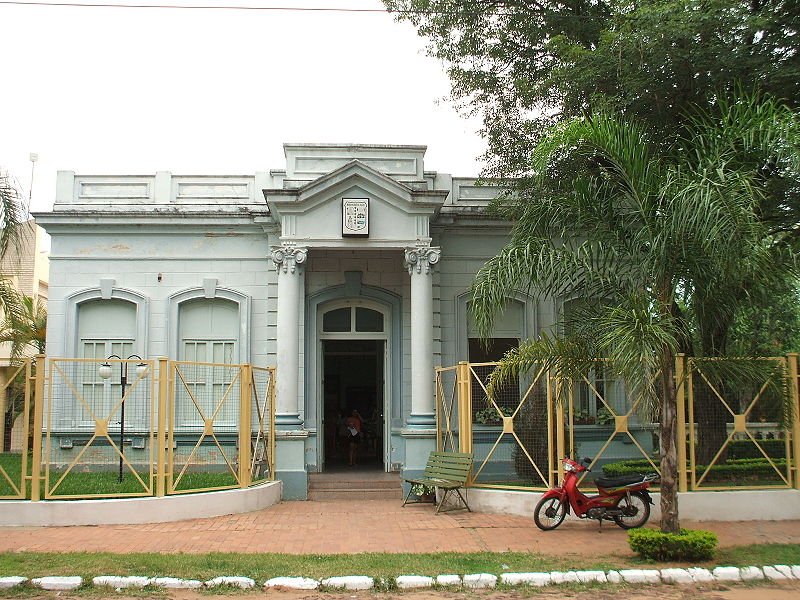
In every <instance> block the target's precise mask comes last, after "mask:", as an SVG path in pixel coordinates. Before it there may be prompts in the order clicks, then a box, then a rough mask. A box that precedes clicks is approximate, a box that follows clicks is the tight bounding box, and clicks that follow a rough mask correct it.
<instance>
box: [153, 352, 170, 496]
mask: <svg viewBox="0 0 800 600" xmlns="http://www.w3.org/2000/svg"><path fill="white" fill-rule="evenodd" d="M168 395H169V361H167V359H166V357H163V356H162V357H160V358H159V359H158V425H157V427H158V429H157V430H156V436H157V439H156V443H157V444H158V455H157V457H156V461H157V462H156V496H159V497H161V496H164V495H165V494H166V486H167V469H166V467H167V456H166V453H167V396H168Z"/></svg>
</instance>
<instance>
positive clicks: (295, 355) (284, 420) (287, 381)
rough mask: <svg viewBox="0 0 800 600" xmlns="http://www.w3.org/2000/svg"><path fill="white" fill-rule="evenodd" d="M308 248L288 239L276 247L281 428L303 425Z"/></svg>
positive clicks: (277, 419)
mask: <svg viewBox="0 0 800 600" xmlns="http://www.w3.org/2000/svg"><path fill="white" fill-rule="evenodd" d="M307 257H308V249H307V248H305V247H302V246H296V245H295V244H293V243H285V244H283V245H281V246H273V247H272V262H273V263H275V267H276V269H277V271H278V323H277V328H276V330H277V331H276V333H277V337H278V339H277V347H278V356H277V386H276V391H277V398H276V413H275V424H276V426H277V427H278V428H279V429H284V430H286V429H299V428H300V427H301V426H302V420H301V419H300V393H299V392H300V387H299V381H300V354H301V351H302V348H301V344H302V341H301V337H300V311H301V309H302V305H303V298H304V296H305V272H304V268H303V267H304V265H305V262H306V258H307Z"/></svg>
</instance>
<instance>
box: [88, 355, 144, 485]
mask: <svg viewBox="0 0 800 600" xmlns="http://www.w3.org/2000/svg"><path fill="white" fill-rule="evenodd" d="M112 358H116V359H117V360H120V361H122V362H120V363H119V366H120V373H119V383H120V387H121V388H122V391H121V395H120V398H121V399H122V401H121V403H120V409H119V482H120V483H122V479H123V477H122V463H123V457H124V455H125V388H126V387H127V385H128V362H127V361H129V360H130V359H132V358H136V359H138V360H139V364H138V365H136V375H137V376H138V378H139V379H144V378H145V377H147V370H148V366H147V365H146V364H145V363H144V362H143V359H142V357H141V356H139V355H138V354H131V355H130V356H129V357H128V358H125V359H123V358H122V357H121V356H118V355H116V354H112V355H110V356H109V357H108V358H106V362H104V363H103V364H102V365H100V368H99V369H98V370H97V374H98V375H100V377H102V378H103V379H109V378H110V377H111V375H112V374H113V369H112V368H111V365H110V364H109V363H108V361H109V360H110V359H112Z"/></svg>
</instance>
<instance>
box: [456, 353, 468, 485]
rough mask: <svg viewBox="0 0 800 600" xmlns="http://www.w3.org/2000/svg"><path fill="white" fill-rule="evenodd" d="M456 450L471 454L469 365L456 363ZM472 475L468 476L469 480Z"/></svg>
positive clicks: (463, 362) (462, 362)
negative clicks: (457, 423) (457, 425)
mask: <svg viewBox="0 0 800 600" xmlns="http://www.w3.org/2000/svg"><path fill="white" fill-rule="evenodd" d="M456 372H457V377H458V422H459V427H458V449H459V451H460V452H472V386H471V385H470V383H471V381H470V375H471V373H470V368H469V363H468V362H466V361H463V360H462V361H461V362H459V363H458V370H457V371H456ZM471 479H472V474H470V480H471Z"/></svg>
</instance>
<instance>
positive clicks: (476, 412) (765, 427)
mask: <svg viewBox="0 0 800 600" xmlns="http://www.w3.org/2000/svg"><path fill="white" fill-rule="evenodd" d="M496 366H497V363H468V362H462V363H459V364H458V365H456V366H453V367H445V368H438V369H436V405H437V449H438V450H444V451H460V452H471V453H472V454H473V456H474V465H475V466H474V468H473V471H472V474H471V477H470V481H469V485H471V486H473V487H483V488H503V489H524V490H544V489H546V488H548V487H551V486H553V485H554V484H555V483H556V482H558V481H559V480H560V478H561V477H562V476H563V472H562V471H561V459H562V458H563V457H564V456H572V457H577V456H581V457H583V456H590V457H591V458H592V459H593V460H592V465H591V467H592V468H593V469H594V472H593V473H591V474H587V475H588V477H595V476H597V475H598V474H599V473H600V472H601V468H602V467H603V466H605V465H609V463H614V464H613V466H609V467H608V468H609V470H615V471H616V472H619V471H620V470H622V471H624V470H625V469H628V470H640V471H648V472H650V471H652V472H659V471H660V461H659V456H658V455H659V445H660V444H659V427H658V423H657V419H658V411H657V407H654V406H645V404H644V400H643V398H644V395H638V396H636V397H633V396H632V395H631V394H630V393H629V392H628V386H626V385H625V382H624V381H622V380H620V379H619V378H617V377H614V376H613V375H612V374H611V373H610V370H609V369H608V364H607V363H606V361H603V360H599V359H598V360H596V361H593V364H592V367H591V368H590V369H589V370H588V371H587V372H586V373H583V374H581V375H580V376H579V377H576V378H574V379H565V378H559V377H556V376H555V375H554V373H552V372H550V371H548V370H546V369H544V368H539V367H535V368H533V369H531V371H530V372H529V373H528V374H527V376H526V377H524V378H518V379H515V380H512V381H509V382H507V383H505V384H503V385H496V386H494V388H492V389H490V387H489V385H488V381H489V377H490V375H491V373H492V371H493V370H494V369H495V367H496ZM675 374H676V375H675V383H676V390H677V402H678V414H679V415H683V418H679V419H678V427H677V439H678V440H679V441H680V443H678V444H677V448H678V467H679V473H678V475H679V479H678V481H679V489H680V491H684V492H685V491H694V490H730V489H775V488H795V489H800V474H798V467H797V462H798V457H800V410H799V409H798V389H799V388H800V375H798V356H797V354H790V355H788V356H787V357H779V358H755V359H753V358H737V359H698V358H690V357H686V356H684V355H679V356H678V357H677V359H676V368H675ZM653 377H654V380H653V381H652V383H653V384H654V387H655V388H656V389H660V387H661V385H660V383H659V382H658V379H659V378H660V377H661V374H660V373H655V374H654V375H653Z"/></svg>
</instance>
